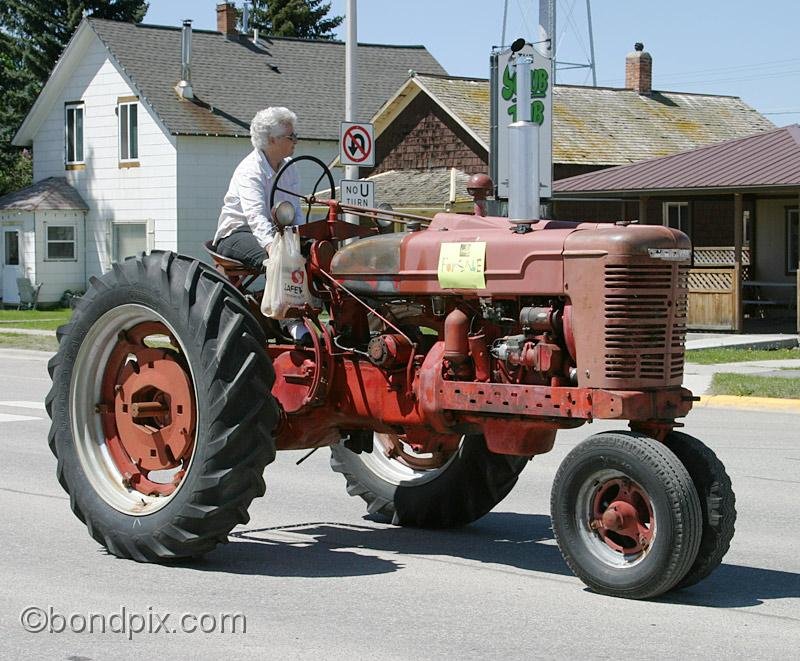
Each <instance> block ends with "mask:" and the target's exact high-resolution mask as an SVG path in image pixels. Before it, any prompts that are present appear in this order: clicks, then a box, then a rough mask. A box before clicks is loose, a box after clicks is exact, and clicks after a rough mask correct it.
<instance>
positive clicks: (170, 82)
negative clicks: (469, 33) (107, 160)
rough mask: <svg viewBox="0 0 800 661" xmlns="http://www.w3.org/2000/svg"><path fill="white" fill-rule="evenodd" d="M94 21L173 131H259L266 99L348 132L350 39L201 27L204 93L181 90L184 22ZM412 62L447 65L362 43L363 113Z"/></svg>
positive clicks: (198, 54)
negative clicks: (187, 95) (251, 35)
mask: <svg viewBox="0 0 800 661" xmlns="http://www.w3.org/2000/svg"><path fill="white" fill-rule="evenodd" d="M86 22H87V23H88V24H89V25H90V26H91V28H92V30H93V31H94V32H95V33H96V34H97V36H98V37H99V38H100V40H101V41H102V42H103V44H105V46H106V48H107V49H108V50H109V51H110V53H111V54H112V55H113V56H114V58H115V59H116V60H117V62H118V63H119V65H120V66H121V67H122V68H123V69H124V71H125V73H126V74H127V75H128V77H129V78H130V80H131V81H132V83H133V84H134V85H135V86H136V87H137V88H138V90H139V92H140V93H141V94H142V95H143V96H144V97H146V99H147V101H148V102H149V104H150V106H151V107H152V108H153V110H154V112H155V113H156V114H157V115H158V116H159V118H160V119H161V121H162V122H163V124H164V126H165V127H166V128H167V129H168V130H169V132H170V133H172V134H177V135H226V136H246V135H249V126H250V120H251V119H252V117H253V115H255V113H256V112H257V111H258V110H260V109H261V108H264V107H266V106H270V105H273V106H274V105H282V106H287V107H288V108H290V109H292V110H293V111H294V112H295V113H297V116H298V127H297V129H298V133H300V134H301V135H302V136H303V137H304V138H309V139H318V140H338V139H339V126H340V123H341V122H342V121H343V120H344V117H345V114H344V99H345V88H344V70H345V45H344V43H342V42H340V41H322V40H320V41H314V40H304V39H291V38H280V37H269V36H268V37H264V38H261V39H259V42H258V45H254V44H253V43H252V41H250V40H248V39H247V38H246V37H245V36H243V35H236V36H235V37H232V38H229V37H226V36H225V35H223V34H221V33H219V32H211V31H206V30H194V31H193V32H192V55H191V78H192V80H191V82H192V88H193V90H194V94H195V97H196V100H197V101H199V103H194V102H192V101H189V100H181V99H180V98H179V97H178V95H177V94H176V93H175V91H174V87H175V85H176V84H177V83H178V81H179V78H180V71H181V29H180V28H172V27H163V26H155V25H143V24H134V23H121V22H117V21H108V20H102V19H95V18H89V19H86ZM409 70H413V71H420V72H426V73H434V74H443V73H445V71H444V69H443V68H442V67H441V65H440V64H439V63H438V62H437V61H436V60H435V59H434V57H433V56H432V55H431V54H430V53H429V52H428V51H427V50H426V49H425V48H424V47H423V46H387V45H379V44H359V46H358V80H359V83H360V84H359V94H358V107H359V108H360V112H359V114H360V115H362V116H365V117H369V116H371V115H372V114H373V113H374V112H375V111H376V110H377V109H378V107H379V106H380V104H381V103H383V102H384V101H385V100H386V98H388V97H389V96H390V95H391V94H392V93H393V92H394V91H395V90H396V89H397V87H398V86H399V85H400V84H402V82H403V80H405V79H406V78H407V77H408V72H409Z"/></svg>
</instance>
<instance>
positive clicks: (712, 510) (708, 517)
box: [664, 431, 736, 588]
mask: <svg viewBox="0 0 800 661" xmlns="http://www.w3.org/2000/svg"><path fill="white" fill-rule="evenodd" d="M664 444H665V445H666V446H667V447H668V448H669V449H670V450H672V451H673V452H674V453H675V456H677V457H678V459H680V460H681V463H682V464H683V465H684V466H685V467H686V470H687V471H689V475H690V476H691V478H692V482H693V483H694V486H695V489H697V495H698V497H699V498H700V509H701V512H702V515H703V536H702V538H701V541H700V550H699V551H698V552H697V557H696V558H695V561H694V563H693V564H692V566H691V568H690V569H689V571H688V573H687V574H686V575H685V576H684V577H683V578H682V579H681V580H680V581H679V582H678V584H677V585H676V586H675V587H676V588H687V587H689V586H690V585H694V584H695V583H699V582H700V581H702V580H703V579H704V578H705V577H706V576H708V575H709V574H710V573H711V572H713V571H714V570H715V569H716V568H717V567H718V566H719V565H720V563H721V562H722V558H723V557H725V554H726V553H727V552H728V549H729V548H730V545H731V540H732V539H733V532H734V528H735V524H736V496H735V495H734V493H733V487H732V486H731V478H730V477H728V473H727V472H725V466H724V465H723V464H722V462H721V461H720V460H719V459H718V458H717V455H716V454H714V451H713V450H712V449H711V448H709V447H708V446H707V445H705V444H704V443H703V442H702V441H700V440H698V439H696V438H694V436H689V435H688V434H683V433H681V432H677V431H673V432H671V433H670V434H669V435H668V436H667V438H666V440H665V441H664Z"/></svg>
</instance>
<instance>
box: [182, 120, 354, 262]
mask: <svg viewBox="0 0 800 661" xmlns="http://www.w3.org/2000/svg"><path fill="white" fill-rule="evenodd" d="M252 149H253V146H252V144H251V143H250V140H249V139H246V138H211V137H196V136H178V138H177V190H178V197H177V218H178V235H177V241H176V249H177V251H178V252H180V253H183V254H186V255H191V256H192V257H198V258H200V259H204V260H206V261H208V254H207V253H206V251H205V250H204V249H203V244H204V243H205V242H206V241H208V240H210V239H212V238H213V237H214V232H215V231H216V229H217V221H218V220H219V211H220V208H221V207H222V200H223V198H224V197H225V193H226V191H227V190H228V184H229V183H230V179H231V175H232V174H233V171H234V170H235V169H236V166H237V165H238V164H239V161H241V160H242V159H243V158H244V157H245V156H246V155H247V154H248V153H249V152H250V151H251V150H252ZM337 150H338V144H337V143H335V142H333V141H316V140H302V141H300V142H299V143H298V144H297V147H296V148H295V156H300V155H307V154H308V155H312V156H316V157H317V158H319V159H320V160H321V161H322V162H323V163H329V162H330V161H332V160H333V158H334V157H335V156H336V154H337ZM300 169H301V173H300V174H301V177H300V186H301V189H302V192H310V191H311V188H312V187H313V186H314V184H315V183H316V182H317V180H318V179H319V177H320V175H321V174H322V171H321V169H320V167H319V166H318V165H316V164H311V163H303V164H301V166H300ZM341 174H342V173H341V170H334V171H333V176H334V181H335V182H336V183H338V182H339V180H340V179H341ZM320 188H327V184H320Z"/></svg>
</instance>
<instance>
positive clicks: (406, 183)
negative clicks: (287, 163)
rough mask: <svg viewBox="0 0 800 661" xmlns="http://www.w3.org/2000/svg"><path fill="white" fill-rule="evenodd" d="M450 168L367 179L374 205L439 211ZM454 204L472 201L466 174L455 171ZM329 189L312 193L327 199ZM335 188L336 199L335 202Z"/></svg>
mask: <svg viewBox="0 0 800 661" xmlns="http://www.w3.org/2000/svg"><path fill="white" fill-rule="evenodd" d="M450 172H451V170H450V168H439V169H436V170H388V171H386V172H380V173H378V174H374V175H372V176H371V177H367V181H374V182H375V204H376V205H378V204H384V203H388V204H391V205H392V207H393V208H395V209H409V208H419V207H424V208H440V209H444V207H445V205H446V204H447V202H448V201H449V200H450V178H451V174H450ZM455 176H456V191H455V193H456V201H463V200H470V201H471V200H472V196H471V195H469V193H467V181H468V180H469V178H470V175H468V174H467V173H466V172H464V171H462V170H458V169H456V175H455ZM329 190H330V189H326V190H324V191H319V192H317V193H316V197H317V198H318V199H321V200H323V199H328V197H329V196H330V192H329ZM339 195H340V192H339V186H337V187H336V197H337V198H339Z"/></svg>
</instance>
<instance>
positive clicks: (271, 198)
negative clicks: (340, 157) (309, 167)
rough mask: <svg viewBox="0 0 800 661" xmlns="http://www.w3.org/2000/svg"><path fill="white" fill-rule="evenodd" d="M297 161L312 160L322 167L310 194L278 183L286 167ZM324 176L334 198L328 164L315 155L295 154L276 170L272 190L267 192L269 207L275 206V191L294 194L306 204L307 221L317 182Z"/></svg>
mask: <svg viewBox="0 0 800 661" xmlns="http://www.w3.org/2000/svg"><path fill="white" fill-rule="evenodd" d="M299 161H312V162H313V163H316V164H317V165H318V166H319V167H320V168H321V169H322V174H321V175H320V176H319V179H317V181H316V183H315V184H314V188H313V190H312V192H311V195H301V194H300V193H298V192H297V191H293V190H288V189H286V188H281V187H280V186H279V185H278V184H279V183H280V180H281V177H282V176H283V173H284V172H286V170H287V169H288V168H290V167H291V166H293V165H294V164H295V163H298V162H299ZM324 177H327V178H328V184H329V185H330V186H329V188H330V191H331V199H332V200H335V199H336V189H335V185H334V183H333V175H332V174H331V171H330V170H329V169H328V166H327V165H325V163H323V162H322V161H321V160H319V159H318V158H317V157H316V156H296V157H295V158H293V159H291V160H290V161H287V162H286V163H284V165H283V167H281V169H280V170H278V173H277V174H276V175H275V180H274V182H273V184H272V191H271V192H270V194H269V208H270V209H272V208H274V206H275V191H281V192H282V193H288V194H289V195H294V196H295V197H298V198H300V199H301V200H303V202H305V203H306V204H307V208H306V222H308V218H309V216H310V215H311V207H312V206H313V204H314V203H315V202H316V201H317V200H316V194H317V188H318V187H319V184H320V182H321V181H322V179H323V178H324Z"/></svg>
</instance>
